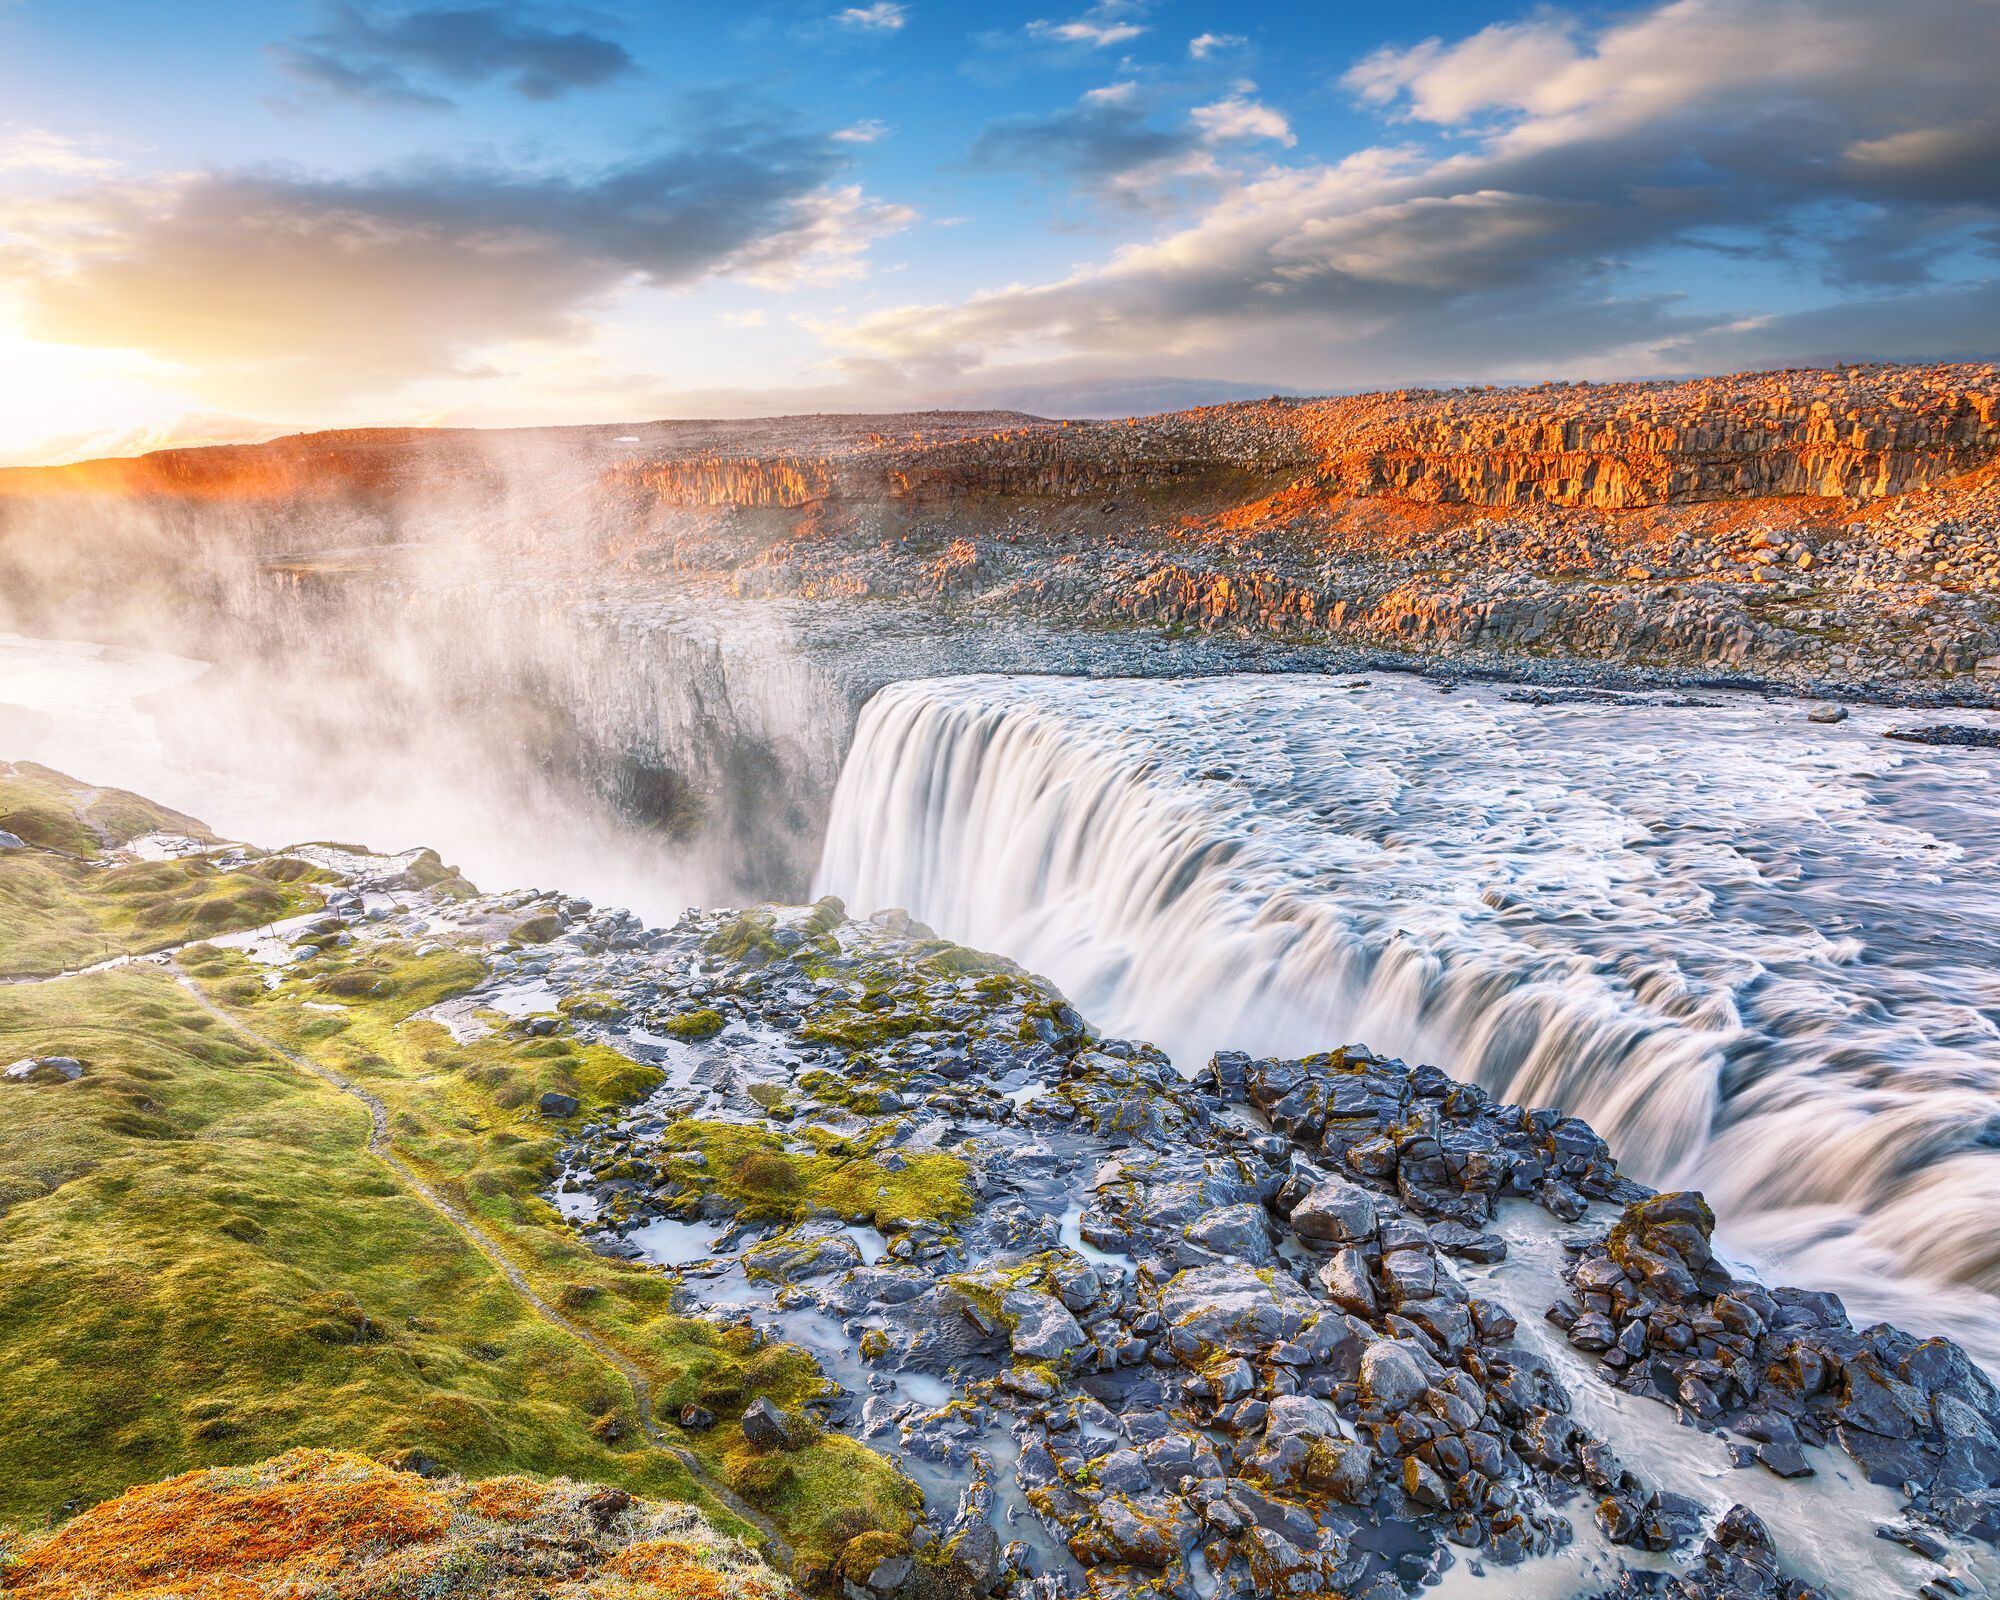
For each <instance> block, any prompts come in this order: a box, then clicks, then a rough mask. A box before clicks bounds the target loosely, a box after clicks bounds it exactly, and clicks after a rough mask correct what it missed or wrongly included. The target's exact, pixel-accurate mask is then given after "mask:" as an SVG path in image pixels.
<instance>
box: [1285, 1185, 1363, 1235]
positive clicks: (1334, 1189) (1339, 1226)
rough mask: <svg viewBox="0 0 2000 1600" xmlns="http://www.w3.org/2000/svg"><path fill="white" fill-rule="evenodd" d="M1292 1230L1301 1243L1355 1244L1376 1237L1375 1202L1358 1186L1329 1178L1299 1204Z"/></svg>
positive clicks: (1294, 1211)
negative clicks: (1302, 1241)
mask: <svg viewBox="0 0 2000 1600" xmlns="http://www.w3.org/2000/svg"><path fill="white" fill-rule="evenodd" d="M1292 1227H1293V1228H1294V1229H1295V1230H1297V1232H1298V1235H1299V1237H1300V1238H1301V1239H1311V1240H1313V1241H1315V1242H1318V1243H1327V1244H1357V1243H1359V1242H1360V1241H1362V1240H1364V1239H1372V1238H1373V1237H1374V1236H1375V1202H1374V1200H1373V1199H1372V1198H1371V1197H1370V1196H1369V1193H1368V1191H1367V1190H1366V1189H1364V1188H1362V1187H1361V1186H1360V1185H1359V1184H1356V1183H1349V1182H1347V1181H1346V1180H1345V1179H1342V1178H1330V1179H1328V1180H1327V1181H1326V1182H1325V1183H1322V1184H1320V1185H1319V1186H1318V1187H1317V1188H1315V1189H1314V1190H1313V1191H1312V1192H1311V1193H1310V1194H1308V1195H1307V1196H1306V1197H1305V1199H1303V1200H1301V1201H1300V1202H1299V1204H1298V1206H1297V1207H1296V1209H1294V1210H1293V1212H1292Z"/></svg>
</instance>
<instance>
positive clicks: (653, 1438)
mask: <svg viewBox="0 0 2000 1600" xmlns="http://www.w3.org/2000/svg"><path fill="white" fill-rule="evenodd" d="M166 964H167V965H168V966H169V967H170V968H171V970H172V972H173V975H174V981H175V982H176V983H178V984H179V985H180V986H181V987H182V988H183V989H185V990H186V991H187V992H188V994H189V995H191V996H193V998H194V1001H195V1003H196V1004H197V1005H199V1006H200V1007H201V1008H202V1009H203V1010H204V1011H206V1012H207V1013H208V1014H209V1015H210V1016H212V1017H214V1018H215V1019H216V1020H217V1021H219V1022H221V1023H223V1024H224V1025H225V1026H226V1027H228V1028H230V1029H231V1030H232V1031H233V1032H235V1033H237V1034H239V1035H240V1036H241V1037H243V1038H245V1039H248V1040H249V1041H250V1042H251V1043H253V1044H255V1045H256V1046H258V1048H260V1049H262V1050H268V1051H269V1052H271V1053H272V1054H273V1055H276V1056H280V1057H282V1058H283V1059H284V1060H286V1061H289V1062H290V1063H291V1064H292V1065H293V1066H295V1067H298V1068H300V1069H301V1070H302V1071H305V1072H310V1073H311V1074H312V1075H313V1076H314V1077H316V1078H318V1079H320V1080H321V1081H322V1082H323V1083H326V1084H328V1085H330V1086H331V1087H333V1088H335V1089H338V1090H339V1091H340V1092H341V1093H342V1094H344V1095H347V1096H349V1097H350V1098H352V1099H355V1100H358V1101H360V1102H361V1104H362V1105H364V1106H366V1107H367V1108H368V1119H369V1128H368V1150H369V1153H370V1154H372V1155H374V1156H376V1157H377V1158H378V1159H380V1160H381V1162H382V1163H383V1165H385V1166H387V1167H388V1168H389V1169H390V1170H391V1171H392V1172H394V1173H395V1174H396V1176H397V1177H398V1178H400V1179H401V1180H402V1182H403V1186H404V1187H405V1188H407V1189H408V1190H409V1191H410V1193H412V1194H413V1195H415V1196H416V1197H417V1198H418V1199H419V1200H421V1201H423V1202H424V1204H425V1205H427V1206H429V1207H430V1208H431V1209H432V1210H433V1211H435V1212H436V1213H437V1214H438V1215H439V1216H440V1217H442V1218H443V1219H444V1220H445V1221H446V1222H447V1223H448V1224H450V1226H451V1227H452V1228H454V1229H456V1230H457V1232H458V1233H459V1234H460V1235H461V1236H462V1237H463V1238H464V1239H465V1241H466V1243H468V1244H470V1245H471V1246H472V1247H473V1249H475V1250H477V1251H478V1252H479V1253H480V1254H481V1255H482V1256H484V1257H485V1258H486V1259H487V1260H488V1261H489V1262H491V1263H492V1265H493V1267H494V1269H495V1270H496V1271H497V1272H498V1273H499V1274H500V1275H501V1277H503V1278H505V1279H506V1280H507V1283H508V1285H509V1286H510V1287H511V1288H512V1289H513V1291H514V1292H515V1293H516V1294H517V1295H519V1296H520V1297H521V1300H522V1302H523V1303H524V1304H525V1305H526V1306H527V1307H528V1308H529V1309H530V1310H531V1311H533V1312H534V1313H535V1315H536V1316H538V1317H540V1318H541V1319H542V1321H543V1322H545V1323H547V1324H548V1325H549V1326H550V1327H551V1328H554V1329H556V1330H557V1331H558V1332H559V1333H564V1334H567V1335H568V1336H569V1337H570V1338H572V1339H574V1340H576V1341H577V1342H578V1343H579V1344H582V1345H584V1346H586V1347H588V1348H589V1349H590V1350H591V1351H593V1352H594V1353H595V1354H596V1355H597V1356H598V1357H599V1359H601V1360H602V1361H603V1362H604V1363H605V1365H606V1366H609V1367H611V1368H612V1369H613V1370H615V1371H616V1372H617V1373H618V1375H619V1376H620V1377H622V1378H623V1379H624V1380H625V1382H626V1383H627V1384H628V1385H630V1387H631V1390H632V1397H633V1400H634V1402H635V1404H636V1406H637V1408H638V1413H639V1428H640V1431H641V1432H642V1433H643V1434H644V1435H645V1438H646V1442H647V1443H648V1444H650V1445H652V1446H653V1448H655V1449H656V1450H663V1451H665V1452H666V1453H667V1454H668V1455H670V1456H672V1457H673V1458H674V1459H675V1460H677V1461H678V1462H680V1464H681V1465H682V1466H683V1467H685V1468H687V1470H688V1472H689V1473H690V1474H691V1475H692V1476H693V1478H694V1479H695V1481H696V1482H697V1483H699V1484H700V1485H701V1486H702V1487H703V1488H704V1489H706V1490H707V1491H708V1492H709V1493H710V1494H711V1495H713V1496H714V1497H715V1499H716V1501H717V1502H718V1503H719V1504H721V1505H722V1506H724V1507H726V1508H727V1509H728V1510H729V1511H731V1512H733V1513H734V1514H735V1515H736V1516H738V1517H740V1518H742V1519H743V1521H745V1522H747V1523H748V1524H749V1525H750V1526H751V1527H753V1528H756V1529H757V1530H758V1531H759V1532H761V1533H762V1534H763V1535H764V1538H765V1540H766V1541H767V1542H768V1544H769V1546H770V1548H771V1550H772V1551H773V1552H775V1554H776V1556H777V1558H778V1559H779V1560H780V1561H781V1562H782V1563H783V1564H784V1566H785V1568H786V1569H787V1570H789V1568H790V1566H791V1563H792V1548H791V1546H790V1545H789V1544H787V1543H786V1542H785V1539H784V1536H783V1535H782V1534H780V1533H779V1531H778V1529H777V1526H776V1525H775V1524H774V1523H773V1522H772V1521H771V1520H770V1518H768V1517H766V1516H765V1515H764V1514H763V1513H762V1512H760V1511H758V1510H757V1509H756V1508H755V1507H753V1506H751V1505H749V1504H748V1503H747V1502H745V1501H744V1500H743V1499H742V1498H741V1497H739V1496H738V1495H737V1494H736V1493H735V1492H734V1491H733V1490H731V1489H729V1488H728V1487H727V1486H725V1485H723V1484H720V1483H717V1482H716V1481H715V1480H714V1479H713V1478H711V1477H710V1476H709V1475H708V1472H707V1471H706V1469H704V1468H703V1466H702V1465H701V1462H700V1461H699V1460H698V1459H697V1458H696V1457H695V1456H694V1454H693V1453H692V1452H691V1451H689V1450H687V1449H685V1448H683V1447H682V1446H680V1445H678V1444H675V1443H674V1442H673V1441H672V1440H671V1439H669V1438H668V1437H667V1436H666V1434H665V1433H664V1432H663V1431H662V1430H661V1428H660V1425H659V1422H658V1420H657V1419H656V1418H655V1416H654V1414H653V1386H652V1383H651V1381H650V1380H649V1379H648V1378H647V1377H646V1375H645V1373H643V1372H641V1371H640V1370H639V1368H638V1366H637V1365H636V1364H635V1363H634V1362H633V1361H632V1360H631V1359H630V1358H629V1357H628V1356H626V1355H625V1354H623V1353H622V1352H621V1351H619V1350H618V1349H616V1348H615V1347H613V1346H612V1345H610V1344H607V1343H606V1342H605V1341H604V1340H603V1339H601V1338H599V1337H598V1336H597V1335H596V1334H594V1333H592V1332H591V1331H590V1330H589V1329H588V1328H583V1327H579V1326H578V1325H577V1324H576V1323H574V1322H572V1321H570V1319H569V1318H568V1317H565V1316H564V1315H563V1314H562V1313H561V1312H560V1311H558V1310H556V1308H555V1307H554V1306H552V1305H550V1304H549V1303H548V1302H547V1301H546V1300H544V1299H543V1298H542V1297H541V1296H540V1295H539V1294H537V1293H536V1292H535V1289H534V1286H533V1285H531V1284H530V1283H529V1282H528V1280H527V1278H526V1276H525V1275H523V1273H522V1272H521V1269H520V1268H519V1267H517V1266H515V1265H514V1263H513V1262H512V1261H510V1260H508V1259H507V1257H506V1256H505V1255H504V1254H503V1253H502V1252H501V1250H500V1247H499V1246H498V1245H497V1244H495V1243H494V1242H493V1240H492V1238H491V1237H490V1236H489V1235H488V1234H487V1233H486V1231H485V1230H484V1229H483V1228H481V1227H480V1226H479V1224H478V1223H476V1222H474V1221H473V1220H472V1218H471V1217H470V1216H468V1215H467V1214H466V1213H465V1211H463V1210H462V1209H461V1208H460V1207H458V1206H456V1205H454V1204H453V1203H452V1202H451V1201H450V1200H448V1199H446V1198H445V1197H444V1196H443V1195H442V1194H440V1193H438V1191H437V1190H436V1189H434V1188H432V1187H431V1185H430V1184H428V1183H426V1182H425V1181H424V1180H423V1179H422V1178H421V1177H419V1176H418V1175H417V1172H416V1171H415V1169H414V1168H412V1167H411V1166H410V1164H409V1163H408V1162H406V1161H405V1160H404V1159H403V1158H402V1157H401V1156H399V1155H397V1154H396V1152H395V1150H394V1148H393V1147H392V1145H391V1143H390V1139H389V1108H388V1106H386V1105H385V1104H384V1103H383V1102H382V1100H381V1099H380V1097H378V1096H376V1095H373V1094H371V1093H369V1091H368V1090H366V1089H364V1088H362V1087H361V1086H360V1085H359V1084H357V1083H355V1082H353V1081H352V1080H350V1079H348V1078H344V1077H342V1076H341V1075H340V1074H339V1073H337V1072H335V1071H334V1070H333V1069H332V1068H331V1067H327V1066H322V1065H321V1064H320V1063H319V1062H317V1061H314V1060H312V1059H311V1058H310V1057H308V1056H304V1055H301V1054H300V1053H299V1052H298V1051H296V1050H293V1049H290V1048H288V1047H287V1046H285V1045H282V1044H280V1043H279V1042H278V1041H277V1040H275V1039H271V1038H268V1037H266V1036H265V1035H263V1034H261V1033H258V1032H257V1031H256V1030H254V1029H253V1028H250V1027H249V1026H247V1025H246V1024H245V1023H244V1022H243V1021H242V1020H241V1019H240V1018H238V1017H236V1016H233V1015H232V1014H231V1013H230V1012H228V1011H227V1010H225V1009H224V1008H223V1007H221V1006H219V1005H217V1004H216V1003H215V1002H214V1001H213V1000H211V999H210V998H209V997H208V995H207V994H206V993H204V992H203V991H202V988H201V986H200V985H199V984H197V983H196V982H195V981H194V979H193V978H191V977H189V976H188V974H187V973H185V972H184V971H182V970H181V969H180V967H179V966H178V965H177V964H176V963H174V962H173V960H172V958H171V957H169V958H168V959H167V963H166Z"/></svg>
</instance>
